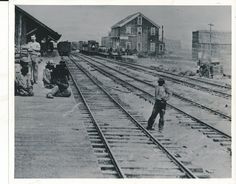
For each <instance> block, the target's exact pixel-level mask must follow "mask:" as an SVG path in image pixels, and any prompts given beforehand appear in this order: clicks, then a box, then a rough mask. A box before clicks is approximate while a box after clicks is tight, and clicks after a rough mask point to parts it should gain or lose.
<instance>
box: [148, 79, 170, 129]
mask: <svg viewBox="0 0 236 184" xmlns="http://www.w3.org/2000/svg"><path fill="white" fill-rule="evenodd" d="M164 84H165V81H164V79H162V78H160V79H159V80H158V85H157V86H156V87H155V104H154V106H153V110H152V114H151V116H150V118H149V119H148V126H147V130H153V128H152V126H153V124H154V122H155V120H156V117H157V115H158V114H160V119H159V128H160V129H162V127H163V125H164V114H165V110H166V101H167V100H169V98H170V96H171V92H170V91H169V89H168V88H167V87H166V85H164Z"/></svg>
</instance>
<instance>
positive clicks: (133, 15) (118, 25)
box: [111, 12, 160, 28]
mask: <svg viewBox="0 0 236 184" xmlns="http://www.w3.org/2000/svg"><path fill="white" fill-rule="evenodd" d="M138 16H142V17H143V18H145V19H146V20H147V21H149V22H150V23H152V24H153V25H154V26H156V27H158V28H160V26H158V25H157V24H156V23H155V22H153V21H152V20H151V19H149V18H147V17H146V16H144V15H143V14H142V13H140V12H137V13H134V14H132V15H129V16H127V17H126V18H124V19H122V20H121V21H119V22H117V23H116V24H115V25H113V26H112V27H111V28H117V27H122V26H124V25H125V24H127V23H128V22H130V21H131V20H134V19H135V18H136V17H138Z"/></svg>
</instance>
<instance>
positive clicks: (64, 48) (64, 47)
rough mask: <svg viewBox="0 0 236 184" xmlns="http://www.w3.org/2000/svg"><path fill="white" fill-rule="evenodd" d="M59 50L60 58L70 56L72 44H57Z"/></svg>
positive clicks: (66, 42) (65, 42)
mask: <svg viewBox="0 0 236 184" xmlns="http://www.w3.org/2000/svg"><path fill="white" fill-rule="evenodd" d="M57 50H58V53H59V55H60V56H69V55H70V52H71V42H68V41H64V42H59V43H58V44H57Z"/></svg>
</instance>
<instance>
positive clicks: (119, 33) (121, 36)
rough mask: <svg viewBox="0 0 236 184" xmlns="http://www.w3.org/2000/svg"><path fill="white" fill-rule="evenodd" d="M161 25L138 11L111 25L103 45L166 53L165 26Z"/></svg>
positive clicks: (158, 53)
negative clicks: (160, 30)
mask: <svg viewBox="0 0 236 184" xmlns="http://www.w3.org/2000/svg"><path fill="white" fill-rule="evenodd" d="M159 29H160V26H158V25H157V24H156V23H155V22H153V21H152V20H150V19H149V18H147V17H146V16H144V15H143V14H142V13H140V12H138V13H135V14H132V15H129V16H128V17H126V18H124V19H122V20H121V21H119V22H118V23H116V24H115V25H113V26H112V27H111V32H110V34H109V36H108V37H103V38H102V45H103V46H105V47H112V48H113V49H128V50H133V51H137V52H138V53H140V52H142V53H146V54H156V55H161V54H164V50H165V44H164V42H163V34H164V31H163V26H162V35H161V38H160V33H159Z"/></svg>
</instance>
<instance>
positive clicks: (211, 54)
mask: <svg viewBox="0 0 236 184" xmlns="http://www.w3.org/2000/svg"><path fill="white" fill-rule="evenodd" d="M208 25H209V26H210V56H212V45H211V36H212V35H211V31H212V29H211V27H212V26H214V24H211V23H210V24H208Z"/></svg>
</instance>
